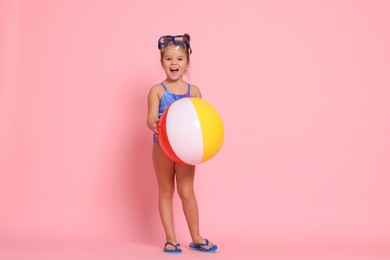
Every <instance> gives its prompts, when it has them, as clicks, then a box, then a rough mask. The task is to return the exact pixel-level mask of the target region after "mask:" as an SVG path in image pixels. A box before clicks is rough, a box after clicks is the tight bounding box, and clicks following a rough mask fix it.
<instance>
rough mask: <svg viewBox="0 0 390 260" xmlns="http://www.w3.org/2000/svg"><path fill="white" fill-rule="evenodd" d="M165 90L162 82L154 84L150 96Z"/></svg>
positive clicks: (158, 94)
mask: <svg viewBox="0 0 390 260" xmlns="http://www.w3.org/2000/svg"><path fill="white" fill-rule="evenodd" d="M163 92H164V88H163V87H162V86H161V84H160V83H158V84H156V85H153V86H152V87H151V88H150V90H149V96H151V95H152V96H153V95H157V96H160V95H161V94H162V93H163Z"/></svg>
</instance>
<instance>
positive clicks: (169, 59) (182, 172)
mask: <svg viewBox="0 0 390 260" xmlns="http://www.w3.org/2000/svg"><path fill="white" fill-rule="evenodd" d="M158 48H159V50H160V54H161V65H162V68H163V69H164V72H165V74H166V79H165V80H164V81H163V82H161V83H159V84H156V85H154V86H153V87H152V88H151V89H150V91H149V95H148V118H147V125H148V127H149V129H150V130H152V131H153V132H154V135H153V156H152V157H153V165H154V170H155V173H156V177H157V183H158V189H159V203H158V204H159V212H160V217H161V221H162V224H163V226H164V230H165V235H166V243H165V246H164V252H166V253H171V254H180V253H182V250H181V248H180V244H179V243H177V240H176V234H175V229H174V223H173V193H174V191H175V181H176V186H177V192H178V194H179V197H180V199H181V202H182V205H183V211H184V214H185V217H186V220H187V224H188V228H189V230H190V234H191V238H192V243H190V245H189V246H190V248H192V249H195V250H199V251H202V252H208V253H212V252H216V251H217V246H216V245H214V244H213V243H212V242H211V241H209V240H207V239H205V238H203V237H202V236H201V235H200V232H199V215H198V203H197V201H196V197H195V193H194V187H193V186H194V177H195V166H191V165H181V164H178V163H175V162H173V161H172V160H171V159H169V158H168V157H167V156H166V155H165V154H164V152H163V150H162V149H161V147H160V144H159V143H158V128H157V125H158V120H159V118H160V116H161V114H162V113H163V112H164V110H165V109H166V108H167V107H168V106H169V105H170V104H172V103H173V102H175V101H176V100H179V99H181V98H185V97H196V98H201V97H202V95H201V93H200V90H199V88H198V87H197V86H195V85H192V84H189V83H187V82H185V81H184V80H183V75H184V73H185V72H186V71H187V69H188V67H189V64H190V54H191V53H192V50H191V47H190V36H189V35H188V34H184V35H177V36H170V35H168V36H162V37H160V39H159V40H158Z"/></svg>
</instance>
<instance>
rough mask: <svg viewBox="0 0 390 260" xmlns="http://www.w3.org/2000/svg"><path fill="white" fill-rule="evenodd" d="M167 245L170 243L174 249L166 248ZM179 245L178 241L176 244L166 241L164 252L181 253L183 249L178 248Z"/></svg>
mask: <svg viewBox="0 0 390 260" xmlns="http://www.w3.org/2000/svg"><path fill="white" fill-rule="evenodd" d="M167 245H171V246H174V247H175V249H167ZM179 246H180V244H179V243H177V244H176V245H175V244H173V243H171V242H166V243H165V245H164V253H167V254H181V253H182V252H183V251H182V250H181V249H180V248H178V247H179Z"/></svg>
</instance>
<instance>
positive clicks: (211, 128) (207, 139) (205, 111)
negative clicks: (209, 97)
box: [190, 98, 224, 162]
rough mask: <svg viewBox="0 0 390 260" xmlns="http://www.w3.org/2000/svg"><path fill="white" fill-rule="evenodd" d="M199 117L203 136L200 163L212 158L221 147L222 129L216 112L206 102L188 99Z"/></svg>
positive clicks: (220, 119) (221, 123)
mask: <svg viewBox="0 0 390 260" xmlns="http://www.w3.org/2000/svg"><path fill="white" fill-rule="evenodd" d="M190 100H191V101H192V103H193V104H194V107H195V110H196V112H197V114H198V117H199V122H200V126H201V131H202V136H203V157H202V162H205V161H207V160H209V159H210V158H212V157H213V156H214V155H215V154H216V153H217V152H218V151H219V149H221V147H222V143H223V138H224V127H223V122H222V118H221V116H220V115H219V113H218V111H217V110H216V109H215V108H214V107H213V106H212V105H211V104H210V103H209V102H207V101H205V100H203V99H200V98H190Z"/></svg>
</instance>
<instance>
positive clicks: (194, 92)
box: [191, 85, 202, 98]
mask: <svg viewBox="0 0 390 260" xmlns="http://www.w3.org/2000/svg"><path fill="white" fill-rule="evenodd" d="M191 94H192V96H193V97H196V98H202V93H200V89H199V88H198V87H197V86H195V85H191Z"/></svg>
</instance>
